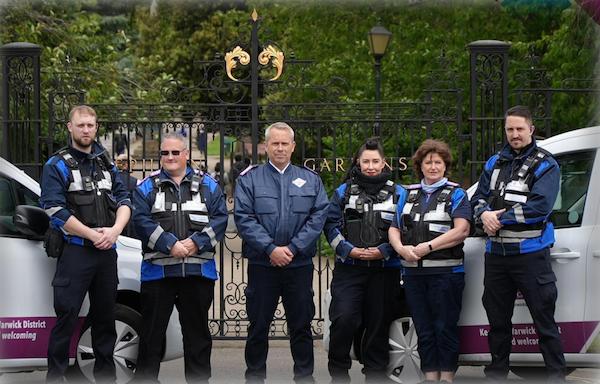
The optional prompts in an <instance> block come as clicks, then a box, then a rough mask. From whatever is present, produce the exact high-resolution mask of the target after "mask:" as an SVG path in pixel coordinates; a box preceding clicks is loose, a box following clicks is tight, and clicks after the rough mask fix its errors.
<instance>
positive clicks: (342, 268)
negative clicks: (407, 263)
mask: <svg viewBox="0 0 600 384" xmlns="http://www.w3.org/2000/svg"><path fill="white" fill-rule="evenodd" d="M399 281H400V272H399V269H398V268H383V267H366V266H354V265H346V264H342V263H336V265H335V269H334V270H333V279H332V282H331V295H332V298H331V306H330V307H329V318H330V319H331V328H330V341H329V363H328V369H329V374H330V375H331V377H332V378H333V379H334V380H337V381H348V380H349V376H348V370H349V369H350V367H351V366H352V360H351V359H350V348H351V347H352V343H353V341H354V338H355V335H356V333H357V331H358V332H362V331H363V329H364V336H363V339H362V340H363V342H362V350H361V351H362V362H363V365H364V373H365V375H366V378H367V379H371V378H372V379H374V380H376V381H380V380H382V379H384V378H385V376H386V375H385V373H386V368H387V365H388V362H389V342H388V339H389V329H390V322H391V321H392V318H391V317H392V316H391V314H392V310H393V308H392V305H393V299H394V296H395V295H396V294H397V292H396V290H397V289H399Z"/></svg>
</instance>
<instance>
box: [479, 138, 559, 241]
mask: <svg viewBox="0 0 600 384" xmlns="http://www.w3.org/2000/svg"><path fill="white" fill-rule="evenodd" d="M547 156H552V155H551V154H550V153H549V152H548V151H546V150H544V149H542V148H536V149H535V150H533V151H532V153H531V154H530V155H529V156H527V159H525V161H524V162H523V165H521V167H520V168H519V170H518V171H517V172H513V173H512V175H511V174H510V173H509V172H511V171H512V170H511V169H510V167H506V166H505V165H506V161H502V159H498V160H497V161H496V163H495V164H494V169H493V170H492V176H491V179H490V195H491V203H490V207H491V208H492V210H498V209H502V208H506V209H507V210H509V209H512V208H514V207H515V206H519V205H521V204H525V203H527V199H528V196H529V191H530V190H531V187H532V185H533V179H534V172H535V170H536V169H537V167H538V166H539V165H540V164H541V163H542V161H543V160H544V158H546V157H547ZM507 173H508V174H507ZM545 225H546V223H545V222H540V223H533V224H510V225H504V226H503V227H502V228H501V229H500V230H499V231H498V234H497V236H494V237H492V238H491V240H492V241H496V240H498V241H501V239H502V238H520V239H523V238H535V237H539V236H541V235H542V231H543V229H544V226H545Z"/></svg>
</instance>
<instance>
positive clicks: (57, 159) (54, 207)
mask: <svg viewBox="0 0 600 384" xmlns="http://www.w3.org/2000/svg"><path fill="white" fill-rule="evenodd" d="M104 152H105V149H104V148H102V147H101V146H100V145H99V144H98V143H96V142H94V144H93V146H92V152H91V153H90V154H88V153H85V152H81V151H78V150H77V149H75V148H73V147H69V153H70V154H71V156H73V158H74V159H75V160H77V163H78V166H79V168H80V169H81V170H85V172H82V173H85V174H92V173H93V172H101V171H102V170H100V169H96V162H95V161H92V160H93V159H95V158H97V157H99V156H101V155H102V154H103V153H104ZM109 172H110V177H111V182H112V188H111V191H112V198H113V200H114V201H115V202H116V203H117V209H118V208H119V207H120V206H122V205H126V206H128V207H130V208H131V200H130V198H129V193H128V191H127V188H126V187H125V185H124V184H123V182H122V181H121V177H120V176H119V170H118V169H117V167H116V166H115V165H114V164H113V166H112V168H111V169H110V170H109ZM70 178H71V169H70V168H69V166H68V165H67V163H66V162H65V160H64V159H63V158H62V156H60V155H55V156H52V157H51V158H50V159H49V160H48V161H47V162H46V164H44V169H43V171H42V182H41V186H42V194H41V197H40V205H41V207H42V208H44V209H45V210H46V213H47V214H48V216H49V217H50V223H51V225H52V227H54V228H56V229H61V230H63V234H64V238H65V241H67V242H68V243H70V244H76V245H81V246H83V245H84V239H83V238H81V237H79V236H73V235H68V234H66V233H65V231H64V229H63V227H64V225H65V222H66V221H67V220H69V218H70V217H71V215H72V213H71V211H69V209H68V208H67V191H68V190H69V184H70V183H71V180H70ZM115 247H116V245H113V248H115Z"/></svg>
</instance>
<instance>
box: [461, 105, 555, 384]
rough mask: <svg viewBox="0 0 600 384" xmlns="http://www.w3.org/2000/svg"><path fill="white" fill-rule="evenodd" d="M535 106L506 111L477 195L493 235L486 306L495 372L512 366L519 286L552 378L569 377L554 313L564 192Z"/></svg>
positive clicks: (490, 371) (477, 214) (479, 220)
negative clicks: (542, 144)
mask: <svg viewBox="0 0 600 384" xmlns="http://www.w3.org/2000/svg"><path fill="white" fill-rule="evenodd" d="M534 129H535V128H534V126H533V121H532V117H531V112H530V111H529V109H528V108H527V107H524V106H515V107H512V108H510V109H509V110H508V111H507V112H506V114H505V125H504V131H505V133H506V140H507V142H508V143H507V144H506V145H505V146H504V148H503V149H502V150H501V151H500V152H499V153H498V154H495V155H494V156H492V157H491V158H490V159H489V160H488V161H487V163H486V164H485V167H484V170H483V173H482V175H481V177H480V179H479V185H478V187H477V190H476V191H475V194H474V195H473V197H472V199H471V204H472V205H473V212H474V218H475V223H476V225H477V224H478V225H480V226H482V227H483V230H484V231H485V233H486V235H487V236H488V240H487V244H486V254H485V276H484V292H483V305H484V307H485V310H486V312H487V316H488V320H489V322H490V332H489V335H488V343H489V347H490V352H491V354H492V362H491V364H490V365H488V366H487V367H486V368H485V374H486V376H487V377H489V378H491V379H498V380H504V379H506V376H507V374H508V370H509V356H510V352H511V341H512V322H511V318H512V315H513V310H514V304H515V299H516V296H517V291H520V292H521V293H522V294H523V297H524V299H525V302H526V304H527V307H528V308H529V311H530V312H531V317H532V318H533V321H534V324H535V327H536V330H537V334H538V335H539V345H540V351H541V353H542V356H543V357H544V362H545V364H546V370H547V372H548V377H549V379H550V380H552V381H558V382H561V381H564V376H565V367H566V365H565V358H564V356H563V347H562V342H561V339H560V334H559V331H558V326H557V324H556V322H555V320H554V310H555V304H556V298H557V291H556V284H555V282H556V276H555V275H554V272H553V271H552V266H551V263H550V250H549V248H550V247H551V246H552V244H553V243H554V227H553V225H552V222H551V221H550V219H549V216H550V213H552V207H553V206H554V201H555V200H556V197H557V195H558V189H559V182H560V170H559V167H558V164H557V162H556V160H554V158H553V157H552V155H551V154H550V153H549V152H547V151H545V150H543V149H541V148H538V146H537V145H536V142H535V138H534V137H533V132H534Z"/></svg>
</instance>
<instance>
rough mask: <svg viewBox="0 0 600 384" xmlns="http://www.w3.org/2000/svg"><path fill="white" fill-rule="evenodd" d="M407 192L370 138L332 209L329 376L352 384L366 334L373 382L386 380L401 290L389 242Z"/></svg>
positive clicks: (329, 223)
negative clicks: (355, 346)
mask: <svg viewBox="0 0 600 384" xmlns="http://www.w3.org/2000/svg"><path fill="white" fill-rule="evenodd" d="M405 194H406V191H405V190H404V188H402V187H401V186H399V185H396V184H395V183H394V182H393V181H392V174H391V172H390V170H389V168H386V164H385V159H384V152H383V147H382V146H381V143H380V142H379V141H378V140H376V139H368V140H367V141H366V142H365V143H364V144H363V145H362V146H361V147H360V148H359V149H358V152H357V153H356V155H355V156H354V159H353V161H352V167H351V168H350V169H349V171H348V175H347V177H346V181H345V182H344V183H342V184H341V185H340V186H339V187H338V188H337V189H336V190H335V192H334V194H333V196H332V197H331V202H330V204H329V211H328V214H327V221H326V223H325V234H326V236H327V240H328V241H329V243H330V245H331V248H333V250H334V251H335V253H336V261H335V269H334V270H333V279H332V281H331V295H332V299H331V306H330V308H329V318H330V319H331V327H330V341H329V364H328V368H329V374H330V375H331V378H332V381H334V382H349V381H350V376H349V375H348V370H349V369H350V367H351V365H352V359H351V358H350V348H351V347H352V342H353V341H354V339H355V337H354V336H355V334H356V333H357V332H361V333H362V330H363V329H364V336H363V335H361V336H360V338H359V339H362V340H364V342H363V343H362V348H361V354H362V359H361V361H362V363H363V365H364V370H363V372H364V373H365V376H366V379H367V381H374V382H380V381H382V380H385V379H386V369H387V365H388V361H389V346H388V338H389V329H390V323H391V321H392V320H393V319H392V318H391V312H390V309H391V307H392V299H393V296H394V293H397V292H398V291H399V290H400V286H399V283H400V259H399V258H398V255H397V254H396V252H395V251H394V250H393V248H392V247H391V245H390V244H389V243H388V229H389V227H390V224H391V223H392V220H393V217H394V214H395V212H396V203H397V202H398V200H403V199H404V198H405Z"/></svg>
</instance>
